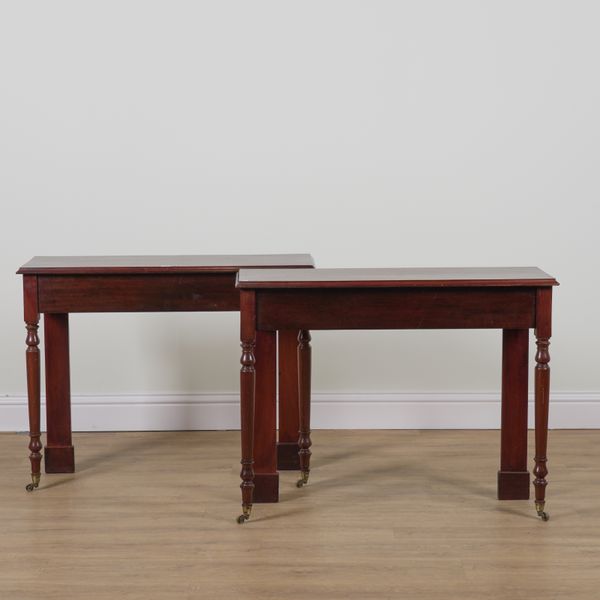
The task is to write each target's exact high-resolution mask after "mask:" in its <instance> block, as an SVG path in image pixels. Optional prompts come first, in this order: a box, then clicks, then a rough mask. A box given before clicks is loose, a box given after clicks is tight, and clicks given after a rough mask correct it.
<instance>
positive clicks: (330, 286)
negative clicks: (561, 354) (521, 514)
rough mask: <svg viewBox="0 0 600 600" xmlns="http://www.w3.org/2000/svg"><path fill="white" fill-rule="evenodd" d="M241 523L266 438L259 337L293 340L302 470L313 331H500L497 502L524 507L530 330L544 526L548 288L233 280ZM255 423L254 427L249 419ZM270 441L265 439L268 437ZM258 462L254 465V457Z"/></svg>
mask: <svg viewBox="0 0 600 600" xmlns="http://www.w3.org/2000/svg"><path fill="white" fill-rule="evenodd" d="M237 285H238V288H240V290H241V299H240V300H241V341H242V359H241V363H242V369H241V376H240V377H241V410H242V473H241V478H242V483H241V489H242V511H243V512H242V515H240V517H239V518H238V522H239V523H243V522H244V521H246V520H247V519H248V518H249V517H250V512H251V508H252V502H253V491H254V487H255V474H254V470H255V469H254V459H255V456H254V454H253V448H255V446H256V445H255V443H254V440H255V438H256V436H260V435H263V434H264V423H263V421H264V418H263V416H262V414H261V407H260V406H259V404H258V403H257V396H256V395H255V381H256V380H257V377H258V373H259V372H260V369H261V368H262V367H261V364H260V363H261V360H262V358H261V357H260V356H259V355H258V354H257V353H256V352H255V349H256V348H258V341H259V340H260V339H261V338H262V336H264V335H268V336H270V337H271V338H273V336H274V335H275V332H276V331H277V330H280V329H286V330H289V329H294V330H300V335H299V337H298V365H299V366H298V369H299V387H300V435H299V442H298V443H299V446H300V470H301V479H300V480H299V481H298V486H299V487H301V486H302V485H304V484H306V483H307V482H308V476H309V471H310V468H309V462H310V456H311V452H310V446H311V440H310V361H311V349H310V334H309V330H311V329H313V330H314V329H457V328H460V329H463V328H466V329H490V328H491V329H502V332H503V334H502V340H503V342H502V343H503V345H502V348H503V351H502V419H501V428H502V431H501V452H500V455H501V456H500V470H499V471H498V499H500V500H509V499H528V498H529V487H530V483H529V472H528V471H527V386H528V384H527V371H528V344H529V329H534V330H535V336H536V344H537V354H536V357H535V360H536V366H535V459H534V461H535V467H534V469H533V474H534V476H535V479H534V481H533V484H534V487H535V506H536V510H537V514H538V515H539V516H540V517H541V518H542V519H543V520H544V521H546V520H548V515H547V513H546V512H545V511H544V505H545V488H546V475H547V473H548V471H547V468H546V445H547V437H548V404H549V385H550V367H549V365H548V363H549V362H550V355H549V353H548V346H549V343H550V342H549V340H550V335H551V321H552V319H551V305H552V287H553V286H555V285H558V283H557V281H556V280H555V279H554V278H553V277H551V276H550V275H548V274H547V273H544V272H543V271H541V270H540V269H538V268H535V267H526V268H488V269H479V268H466V269H461V268H457V269H310V270H309V269H297V270H289V269H271V270H263V269H257V270H246V269H242V270H240V272H239V274H238V284H237ZM255 415H256V418H255ZM272 435H273V434H272V433H271V434H270V436H272ZM256 458H258V457H256Z"/></svg>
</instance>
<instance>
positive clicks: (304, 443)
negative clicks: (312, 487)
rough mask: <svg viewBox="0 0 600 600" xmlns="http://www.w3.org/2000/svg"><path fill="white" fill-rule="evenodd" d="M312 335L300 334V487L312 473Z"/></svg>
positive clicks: (302, 332) (306, 332) (304, 332)
mask: <svg viewBox="0 0 600 600" xmlns="http://www.w3.org/2000/svg"><path fill="white" fill-rule="evenodd" d="M310 339H311V338H310V333H309V332H308V331H307V330H305V329H303V330H301V331H300V333H299V334H298V390H299V392H300V433H299V437H298V447H299V448H300V451H299V453H298V455H299V457H300V474H301V479H300V480H299V481H298V485H299V487H300V486H302V485H305V484H306V483H307V482H308V476H309V473H310V457H311V451H310V447H311V446H312V441H311V439H310V434H311V431H310V380H311V348H310Z"/></svg>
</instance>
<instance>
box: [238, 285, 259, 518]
mask: <svg viewBox="0 0 600 600" xmlns="http://www.w3.org/2000/svg"><path fill="white" fill-rule="evenodd" d="M255 307H256V301H255V294H254V292H246V291H242V292H241V294H240V313H241V336H240V337H241V346H242V358H241V360H240V362H241V364H242V368H241V371H240V411H241V438H242V461H241V463H242V470H241V473H240V477H241V479H242V483H241V484H240V488H241V490H242V514H241V515H240V516H239V517H238V519H237V521H238V523H240V524H241V523H244V522H245V521H247V520H248V519H249V518H250V513H251V512H252V496H253V492H254V468H253V464H254V457H253V450H254V449H253V446H254V388H255V383H256V370H255V367H254V365H255V362H256V360H255V357H254V347H255V345H256V330H255V314H256V313H255Z"/></svg>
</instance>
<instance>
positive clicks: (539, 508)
mask: <svg viewBox="0 0 600 600" xmlns="http://www.w3.org/2000/svg"><path fill="white" fill-rule="evenodd" d="M544 504H545V503H544V502H536V503H535V510H536V512H537V515H538V517H539V518H540V519H542V521H549V520H550V515H549V514H548V513H547V512H545V511H544Z"/></svg>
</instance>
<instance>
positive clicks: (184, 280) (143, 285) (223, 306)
mask: <svg viewBox="0 0 600 600" xmlns="http://www.w3.org/2000/svg"><path fill="white" fill-rule="evenodd" d="M39 293H40V311H41V312H60V313H64V312H66V313H73V312H161V311H218V310H220V311H231V310H239V306H240V298H239V292H238V291H237V290H236V289H235V273H210V272H209V273H183V274H167V275H159V274H154V275H137V274H134V275H87V276H82V275H40V277H39Z"/></svg>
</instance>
